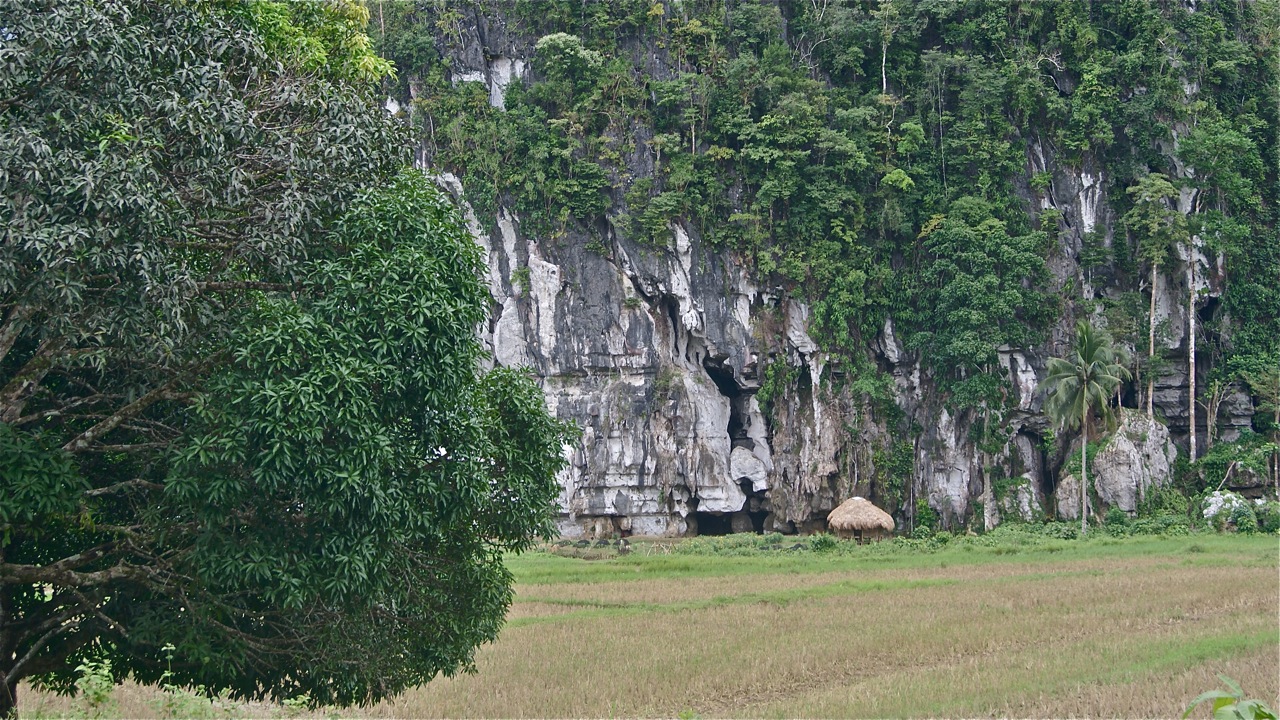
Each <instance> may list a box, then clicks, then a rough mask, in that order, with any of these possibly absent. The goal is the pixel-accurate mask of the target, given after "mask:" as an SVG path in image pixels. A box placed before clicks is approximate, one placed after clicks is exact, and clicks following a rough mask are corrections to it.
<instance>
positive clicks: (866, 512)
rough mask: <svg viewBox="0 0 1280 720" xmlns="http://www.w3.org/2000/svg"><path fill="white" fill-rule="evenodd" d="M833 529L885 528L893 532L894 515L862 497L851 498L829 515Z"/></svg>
mask: <svg viewBox="0 0 1280 720" xmlns="http://www.w3.org/2000/svg"><path fill="white" fill-rule="evenodd" d="M827 526H828V527H830V528H831V529H832V530H877V529H879V530H884V531H885V532H893V517H892V516H890V515H889V513H887V512H885V511H883V510H881V509H880V508H878V507H876V506H875V505H872V504H871V501H870V500H867V499H865V498H860V497H854V498H849V499H848V500H845V501H844V502H842V503H840V507H838V508H836V509H835V510H832V511H831V513H830V514H828V515H827Z"/></svg>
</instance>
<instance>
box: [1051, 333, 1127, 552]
mask: <svg viewBox="0 0 1280 720" xmlns="http://www.w3.org/2000/svg"><path fill="white" fill-rule="evenodd" d="M1128 377H1129V371H1128V370H1127V369H1125V366H1124V362H1123V358H1122V357H1121V354H1120V352H1119V351H1118V350H1117V349H1116V348H1115V347H1113V346H1112V344H1111V338H1110V337H1109V336H1107V334H1106V333H1104V332H1101V331H1099V330H1097V329H1095V328H1094V327H1093V326H1092V325H1090V324H1089V323H1088V322H1085V321H1081V322H1079V323H1077V324H1076V339H1075V343H1074V344H1073V346H1072V348H1071V352H1070V353H1069V354H1068V355H1067V357H1065V358H1050V359H1049V365H1048V373H1047V374H1046V375H1045V379H1044V380H1043V382H1042V386H1043V387H1045V388H1046V391H1047V397H1046V398H1045V405H1044V408H1045V412H1046V413H1047V414H1048V415H1049V417H1050V418H1052V419H1053V420H1054V421H1055V422H1057V423H1058V424H1059V425H1060V426H1062V427H1065V428H1073V427H1076V426H1077V425H1078V426H1079V427H1080V534H1081V535H1084V534H1085V533H1086V532H1087V531H1088V526H1087V525H1086V520H1087V518H1088V487H1089V468H1088V449H1089V419H1090V418H1091V417H1092V415H1093V412H1094V411H1095V410H1097V409H1104V410H1105V409H1106V407H1107V398H1109V397H1111V393H1112V392H1114V391H1115V389H1116V386H1118V385H1119V384H1120V383H1121V382H1123V381H1124V380H1125V379H1127V378H1128Z"/></svg>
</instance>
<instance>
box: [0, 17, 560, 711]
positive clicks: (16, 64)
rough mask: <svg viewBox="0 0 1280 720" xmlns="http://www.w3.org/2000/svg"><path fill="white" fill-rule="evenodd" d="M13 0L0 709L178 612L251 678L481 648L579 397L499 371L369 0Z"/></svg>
mask: <svg viewBox="0 0 1280 720" xmlns="http://www.w3.org/2000/svg"><path fill="white" fill-rule="evenodd" d="M0 17H2V18H3V20H2V21H0V23H2V24H3V26H4V29H3V32H0V112H2V113H3V115H0V221H2V222H3V230H0V532H2V535H0V675H3V678H2V679H3V683H2V684H0V715H5V714H7V713H8V712H9V711H10V710H11V709H12V707H13V702H14V694H15V691H16V688H17V683H18V682H19V680H21V679H23V678H27V677H32V676H35V677H38V678H41V679H42V681H43V682H45V683H47V684H49V685H51V686H53V687H55V688H58V689H67V688H69V687H70V683H71V681H72V679H73V678H72V677H71V670H70V669H71V668H74V667H75V666H76V665H77V664H78V663H79V662H81V661H82V660H84V659H86V658H88V657H90V656H95V655H97V656H104V657H107V658H110V659H111V660H112V662H113V667H115V668H116V669H118V670H119V671H121V672H125V671H129V672H132V673H133V675H134V677H136V678H138V679H140V680H142V681H144V682H154V681H157V680H158V679H159V678H160V676H161V674H162V672H163V670H165V669H167V663H166V661H165V659H164V654H163V652H162V650H161V647H162V646H163V645H164V644H166V643H172V644H174V645H175V646H176V649H175V650H174V653H173V661H172V663H173V664H172V672H173V674H172V675H171V676H170V678H169V679H170V680H171V681H173V682H178V683H183V682H191V683H202V684H204V685H205V686H206V687H207V688H208V689H210V690H211V691H215V690H218V689H223V688H226V689H229V690H231V691H232V692H233V693H235V694H237V695H240V696H244V697H259V696H270V697H277V698H281V697H290V696H293V695H296V694H299V693H303V692H305V693H309V694H310V695H311V697H312V698H314V699H315V701H317V702H338V703H352V702H368V701H372V700H374V699H376V698H379V697H385V696H387V695H389V694H392V693H395V692H397V691H398V690H400V689H402V688H403V687H405V686H407V685H408V684H412V683H415V682H420V681H423V680H425V679H428V678H430V677H431V676H432V675H434V674H436V673H437V672H452V671H454V670H456V669H458V668H463V667H466V666H467V665H468V663H469V660H470V653H471V652H472V650H473V649H474V647H475V645H476V644H477V643H480V642H483V641H484V640H486V639H490V638H492V637H493V633H494V632H496V628H497V624H498V622H499V621H500V617H501V613H502V609H503V608H504V607H505V604H506V602H507V601H508V599H509V578H508V577H507V576H506V575H505V572H504V571H503V570H502V568H501V565H500V563H499V557H498V553H499V552H501V551H502V550H504V549H510V548H519V547H520V546H522V544H523V543H525V542H527V541H528V539H529V538H530V537H531V536H532V534H534V533H536V532H539V531H544V530H546V528H547V525H546V523H547V522H548V520H547V513H548V509H549V506H550V502H551V498H552V497H553V494H554V490H553V488H554V483H553V481H552V477H553V475H554V471H555V469H556V468H557V467H558V466H559V463H560V462H561V461H560V455H559V452H560V450H559V448H560V438H561V436H562V434H563V432H564V431H565V429H564V428H563V427H561V426H559V425H558V424H555V423H554V422H552V421H551V420H550V418H549V417H548V416H546V413H545V409H543V408H542V406H541V404H540V400H539V396H538V394H537V392H536V389H534V388H532V387H530V385H529V384H528V382H527V381H525V380H522V379H520V378H518V377H516V376H513V375H511V374H509V373H498V374H494V375H490V376H482V375H481V374H480V373H479V372H478V370H477V365H476V363H477V358H478V357H479V353H480V350H479V348H478V346H477V345H476V340H475V338H474V324H475V322H476V321H478V320H479V318H481V317H482V315H483V309H484V307H485V306H486V303H487V299H486V298H487V296H486V295H485V293H484V291H483V288H482V286H481V285H480V283H479V281H478V279H477V273H478V269H479V262H480V260H479V258H478V255H477V251H476V250H475V248H474V246H473V244H472V243H471V241H470V239H469V238H468V237H467V236H466V234H465V233H464V232H463V231H462V230H461V229H460V225H459V221H458V219H457V217H456V216H455V215H454V213H453V211H452V210H451V209H450V208H449V207H448V204H447V203H446V202H445V201H444V200H443V199H441V197H440V196H439V195H438V193H436V192H435V191H434V190H432V189H430V188H429V187H427V186H426V185H425V184H424V183H425V181H424V180H422V179H421V178H418V179H411V178H403V177H402V178H400V179H398V180H397V179H396V178H397V175H398V173H399V172H400V171H401V168H402V167H403V166H404V165H405V164H406V163H407V162H408V160H409V154H408V143H407V136H406V134H405V133H404V132H403V129H402V128H401V127H399V125H398V123H397V121H396V120H394V119H393V118H390V117H389V116H387V114H386V113H385V112H384V111H383V110H382V109H381V108H380V107H379V103H378V102H377V98H376V95H375V93H374V89H375V86H374V85H373V84H371V83H365V84H363V85H361V84H360V82H361V81H364V80H368V79H371V78H376V77H379V76H380V75H382V74H384V73H385V72H386V71H387V70H388V69H389V66H388V65H387V64H386V63H385V62H383V61H381V60H380V59H378V58H376V57H374V56H372V55H371V53H370V52H369V49H368V41H367V39H365V38H364V36H363V34H362V33H361V32H360V29H361V27H362V23H363V21H364V19H365V18H366V17H367V15H366V14H365V13H364V11H363V8H361V7H359V6H357V5H354V4H351V3H344V2H334V3H327V4H324V5H320V4H315V3H309V4H298V5H292V4H283V3H240V2H231V1H225V2H223V1H219V2H184V3H150V2H136V1H123V0H120V1H113V2H100V3H55V2H41V1H38V0H3V2H0ZM371 187H386V188H387V189H386V190H385V191H384V192H382V193H380V194H375V195H373V196H370V195H369V194H368V192H367V190H366V189H367V188H371ZM508 423H510V424H512V427H507V424H508ZM513 428H514V429H513Z"/></svg>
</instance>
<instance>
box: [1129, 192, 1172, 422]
mask: <svg viewBox="0 0 1280 720" xmlns="http://www.w3.org/2000/svg"><path fill="white" fill-rule="evenodd" d="M1125 192H1127V193H1128V194H1129V195H1132V196H1133V208H1132V209H1130V210H1129V212H1127V213H1125V215H1124V218H1123V219H1122V221H1123V223H1124V225H1125V227H1126V228H1128V230H1129V232H1131V233H1133V234H1134V235H1135V236H1136V237H1137V239H1138V257H1139V258H1140V259H1142V260H1144V261H1146V262H1147V263H1148V264H1150V265H1151V287H1150V290H1151V307H1150V310H1149V311H1148V315H1147V320H1148V325H1147V366H1146V368H1145V371H1146V375H1147V397H1146V404H1147V417H1148V418H1153V417H1155V406H1154V400H1153V398H1154V396H1155V357H1156V294H1157V288H1158V283H1159V281H1160V267H1161V266H1162V265H1164V264H1165V262H1166V261H1167V260H1168V258H1169V253H1170V252H1171V251H1172V250H1174V249H1175V248H1177V247H1179V246H1181V245H1182V244H1184V243H1186V242H1187V240H1188V235H1187V219H1186V216H1185V215H1183V214H1182V213H1180V212H1178V210H1177V208H1175V207H1173V203H1174V201H1175V199H1176V198H1177V197H1178V189H1177V188H1175V187H1174V186H1173V183H1171V182H1169V178H1168V177H1167V176H1165V175H1162V174H1160V173H1150V174H1148V175H1146V176H1145V177H1143V178H1142V179H1141V180H1139V181H1138V183H1137V184H1136V185H1134V186H1133V187H1131V188H1129V189H1128V190H1126V191H1125Z"/></svg>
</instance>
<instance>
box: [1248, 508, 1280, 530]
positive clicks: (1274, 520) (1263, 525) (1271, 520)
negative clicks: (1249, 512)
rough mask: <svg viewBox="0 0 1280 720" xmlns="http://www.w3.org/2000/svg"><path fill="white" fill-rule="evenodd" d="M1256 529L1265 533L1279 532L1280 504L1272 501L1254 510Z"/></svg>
mask: <svg viewBox="0 0 1280 720" xmlns="http://www.w3.org/2000/svg"><path fill="white" fill-rule="evenodd" d="M1254 514H1255V515H1257V518H1258V529H1259V530H1261V531H1262V532H1265V533H1273V532H1280V502H1277V501H1275V500H1272V501H1270V502H1264V503H1261V504H1259V505H1258V506H1257V507H1255V508H1254Z"/></svg>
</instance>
